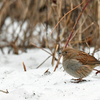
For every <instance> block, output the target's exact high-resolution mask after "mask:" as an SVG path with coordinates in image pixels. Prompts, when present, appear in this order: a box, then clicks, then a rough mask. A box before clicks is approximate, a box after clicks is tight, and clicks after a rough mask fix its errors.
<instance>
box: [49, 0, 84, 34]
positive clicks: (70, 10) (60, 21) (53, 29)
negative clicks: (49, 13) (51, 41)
mask: <svg viewBox="0 0 100 100" xmlns="http://www.w3.org/2000/svg"><path fill="white" fill-rule="evenodd" d="M84 2H85V0H84V1H83V2H82V3H81V4H79V5H78V6H76V7H75V8H73V9H72V10H70V11H69V12H67V13H66V14H65V15H64V16H63V17H62V18H61V19H60V21H59V22H58V23H57V24H56V26H55V27H54V29H53V30H52V32H51V33H50V35H51V34H52V33H53V31H54V30H55V28H56V27H57V26H58V24H59V23H60V22H61V21H62V20H63V19H64V18H65V16H66V15H68V14H69V13H70V12H72V11H73V10H75V9H76V8H78V7H79V6H80V5H82V4H83V3H84Z"/></svg>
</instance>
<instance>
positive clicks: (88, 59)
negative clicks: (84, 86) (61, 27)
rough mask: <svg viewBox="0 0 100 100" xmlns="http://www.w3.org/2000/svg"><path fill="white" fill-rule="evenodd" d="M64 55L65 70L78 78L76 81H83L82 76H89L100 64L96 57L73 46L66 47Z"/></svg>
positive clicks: (63, 51)
mask: <svg viewBox="0 0 100 100" xmlns="http://www.w3.org/2000/svg"><path fill="white" fill-rule="evenodd" d="M62 55H63V68H64V70H65V71H66V72H67V73H68V74H70V75H72V76H74V77H76V78H78V79H74V80H77V81H76V82H75V83H78V82H81V81H83V80H82V78H84V77H86V76H88V75H89V74H90V73H91V72H92V70H93V69H94V68H95V67H96V66H98V65H100V61H98V60H97V59H96V58H95V57H93V56H90V55H89V54H87V53H85V52H83V51H79V50H76V49H73V48H69V47H67V48H64V49H63V50H62Z"/></svg>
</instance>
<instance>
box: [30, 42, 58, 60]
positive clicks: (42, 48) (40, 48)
mask: <svg viewBox="0 0 100 100" xmlns="http://www.w3.org/2000/svg"><path fill="white" fill-rule="evenodd" d="M31 45H33V46H35V47H37V48H39V49H42V50H43V51H45V52H47V53H48V54H50V55H51V56H53V54H51V53H50V52H48V51H47V50H45V49H43V48H41V47H38V46H36V45H35V44H33V43H31ZM55 60H56V61H58V59H57V58H56V57H55Z"/></svg>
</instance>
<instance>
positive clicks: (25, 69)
mask: <svg viewBox="0 0 100 100" xmlns="http://www.w3.org/2000/svg"><path fill="white" fill-rule="evenodd" d="M23 68H24V71H26V66H25V64H24V62H23Z"/></svg>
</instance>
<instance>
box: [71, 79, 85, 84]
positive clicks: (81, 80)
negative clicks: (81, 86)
mask: <svg viewBox="0 0 100 100" xmlns="http://www.w3.org/2000/svg"><path fill="white" fill-rule="evenodd" d="M71 80H74V81H71V82H72V83H80V82H83V81H86V80H83V79H82V78H78V79H71Z"/></svg>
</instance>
